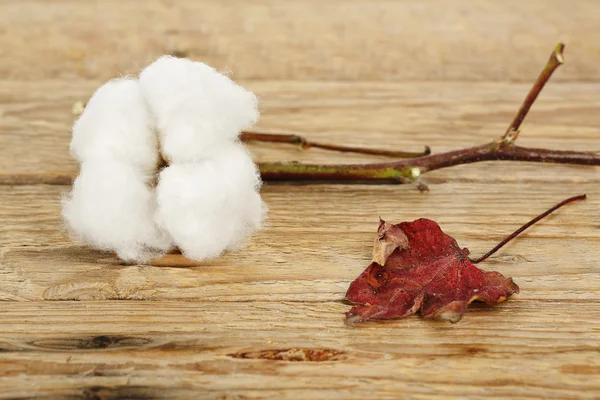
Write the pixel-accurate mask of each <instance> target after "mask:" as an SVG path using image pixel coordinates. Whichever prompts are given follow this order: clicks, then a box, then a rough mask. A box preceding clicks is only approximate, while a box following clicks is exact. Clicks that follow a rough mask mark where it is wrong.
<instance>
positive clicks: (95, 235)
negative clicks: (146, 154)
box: [63, 160, 171, 262]
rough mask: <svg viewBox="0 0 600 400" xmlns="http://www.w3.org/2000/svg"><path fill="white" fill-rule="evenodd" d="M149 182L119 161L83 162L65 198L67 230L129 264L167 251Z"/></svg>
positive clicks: (64, 208)
mask: <svg viewBox="0 0 600 400" xmlns="http://www.w3.org/2000/svg"><path fill="white" fill-rule="evenodd" d="M149 180H150V178H149V177H148V176H145V175H143V174H142V173H140V172H139V171H137V170H136V168H135V167H132V166H131V165H129V164H127V163H123V162H119V161H108V160H103V161H98V160H94V161H86V162H84V163H83V165H82V166H81V170H80V173H79V176H78V177H77V179H76V180H75V182H74V183H73V189H72V191H71V193H70V194H69V195H68V196H67V197H65V198H64V199H63V217H64V220H65V222H66V224H67V227H68V228H69V231H70V232H71V233H72V234H73V235H74V236H76V237H77V238H79V239H80V240H83V241H85V242H86V243H88V244H90V245H91V246H92V247H94V248H97V249H100V250H112V251H114V252H116V253H117V255H118V256H119V257H120V258H121V259H123V260H125V261H128V262H133V261H137V262H143V261H147V260H149V259H150V258H151V257H155V256H157V255H159V254H162V253H164V252H166V251H167V250H169V248H170V247H171V244H170V239H169V236H168V235H167V234H166V233H165V232H162V231H160V229H158V227H157V226H156V225H155V223H154V219H153V216H154V209H155V205H156V195H155V193H154V191H153V190H152V188H151V187H150V186H149V185H148V183H147V182H148V181H149Z"/></svg>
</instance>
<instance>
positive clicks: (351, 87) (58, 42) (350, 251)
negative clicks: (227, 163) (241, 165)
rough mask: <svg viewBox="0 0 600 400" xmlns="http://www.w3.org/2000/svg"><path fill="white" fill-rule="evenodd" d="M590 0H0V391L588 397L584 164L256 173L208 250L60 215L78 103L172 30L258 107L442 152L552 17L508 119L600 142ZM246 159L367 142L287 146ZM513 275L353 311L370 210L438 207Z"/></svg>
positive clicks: (595, 323)
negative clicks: (507, 240) (261, 206)
mask: <svg viewBox="0 0 600 400" xmlns="http://www.w3.org/2000/svg"><path fill="white" fill-rule="evenodd" d="M599 18H600V2H598V1H595V0H589V1H571V2H568V3H567V2H565V1H562V0H552V1H542V0H539V1H536V0H531V1H520V0H508V1H502V2H499V1H493V0H489V1H484V0H472V1H471V0H457V1H444V0H432V1H419V0H399V1H391V0H348V1H341V0H325V1H324V0H319V1H312V0H291V1H277V0H255V1H248V0H239V1H217V0H214V1H175V0H164V1H159V0H146V1H117V0H106V1H98V2H96V1H83V0H81V1H72V0H71V1H69V0H13V1H10V0H2V1H0V235H1V236H0V246H1V257H2V258H1V266H0V300H3V301H1V302H0V398H2V399H6V398H36V399H39V398H68V399H77V398H85V399H113V398H135V399H139V398H164V397H188V398H194V399H198V398H222V399H238V398H240V399H241V398H274V399H279V398H284V397H290V398H301V399H306V398H328V399H329V398H356V399H363V398H379V399H384V398H391V399H394V398H402V397H404V398H413V399H421V398H429V397H445V398H491V397H494V398H545V399H568V398H590V399H591V398H600V265H599V262H598V260H599V259H600V246H599V245H600V213H599V206H600V186H599V185H598V184H599V183H600V175H599V172H600V169H598V168H586V167H569V166H552V165H544V166H540V165H533V164H524V163H502V162H490V163H482V164H474V165H469V166H461V167H456V168H451V169H447V170H444V171H439V172H435V173H431V174H427V175H426V176H425V181H426V182H427V183H428V184H429V186H430V189H431V191H430V192H429V193H419V192H418V191H417V190H416V189H415V187H413V186H410V185H378V186H369V185H329V184H327V185H324V184H322V185H298V184H267V185H266V186H265V188H264V191H263V194H264V199H265V200H266V202H267V203H268V206H269V207H270V210H271V211H270V216H269V225H268V227H267V228H266V229H265V230H264V231H262V232H261V233H259V234H258V235H256V236H255V237H254V238H253V239H252V240H251V242H250V243H249V244H248V246H247V248H246V249H244V250H241V251H239V252H236V253H232V254H229V255H226V256H225V257H222V258H221V259H219V260H216V261H213V262H207V263H201V264H198V263H191V262H188V261H185V260H184V259H183V258H182V257H181V256H169V257H167V258H166V259H163V260H157V261H156V262H154V263H153V265H136V266H124V265H121V264H120V263H119V261H118V260H117V259H116V258H115V257H114V256H112V255H110V254H105V253H102V252H98V251H94V250H90V249H87V248H85V247H83V246H81V245H80V244H78V243H74V242H72V241H71V240H69V238H68V236H67V235H66V234H65V231H64V229H63V227H62V225H61V220H60V196H61V195H62V194H64V193H65V192H66V191H68V190H69V186H68V183H69V182H70V179H71V178H72V177H73V176H74V174H76V172H77V165H76V164H75V163H74V162H73V160H72V159H71V158H70V157H69V154H68V150H67V147H68V142H69V139H70V131H69V130H70V126H71V124H72V122H73V120H74V116H73V115H72V113H71V108H72V106H73V104H74V103H75V102H77V101H81V100H83V101H85V100H86V99H87V98H88V97H89V96H90V95H91V93H93V91H94V89H95V88H97V87H98V86H99V85H100V84H101V83H102V82H104V81H106V80H108V79H110V78H112V77H115V76H117V75H121V74H125V73H136V72H138V71H139V70H140V68H142V67H143V66H145V65H146V64H148V63H149V62H151V61H152V60H153V59H155V58H156V57H158V56H159V55H161V54H164V53H174V54H178V55H185V56H187V57H190V58H192V59H195V60H202V61H205V62H208V63H210V64H212V65H213V66H215V67H217V68H219V69H222V70H230V71H231V72H232V76H233V77H234V78H235V79H237V80H239V81H240V82H241V83H242V84H243V85H245V86H247V87H248V88H250V89H251V90H253V91H255V92H256V93H257V94H258V95H259V96H260V98H261V111H262V119H261V122H260V124H259V126H258V128H259V129H261V130H266V131H291V132H298V133H302V134H304V135H306V136H307V137H309V138H313V139H319V140H322V141H327V142H345V143H348V144H354V145H365V146H373V147H395V148H405V149H414V150H418V149H421V148H422V147H423V146H424V145H425V144H428V145H430V146H431V147H432V148H433V150H434V151H436V152H440V151H444V150H449V149H457V148H460V147H464V146H470V145H475V144H481V143H484V142H486V141H489V140H490V139H492V138H494V137H496V136H498V135H500V134H502V133H503V132H504V130H505V129H506V127H507V126H508V124H509V122H510V120H511V119H512V117H513V115H514V113H515V111H516V109H517V108H518V106H519V104H520V103H521V101H522V99H523V97H524V95H525V94H526V92H527V90H528V89H529V86H530V84H531V82H532V81H533V80H534V78H535V77H536V75H537V73H538V71H539V70H540V68H541V67H542V65H543V64H544V62H545V61H546V59H547V57H548V55H549V53H550V51H551V49H552V48H553V46H554V45H555V43H556V42H557V41H558V40H562V41H565V42H566V43H567V50H566V53H565V55H566V64H565V65H564V66H563V67H562V68H561V69H560V70H559V71H558V72H557V73H556V75H555V77H554V78H553V79H552V81H551V83H550V84H549V86H548V87H547V88H546V89H545V90H544V92H543V93H542V95H541V97H540V99H539V101H538V102H537V103H536V104H535V106H534V108H533V110H532V112H531V115H530V117H529V118H528V119H527V121H526V123H525V124H524V126H523V132H522V136H521V138H520V139H519V143H520V144H522V145H528V146H538V147H552V148H564V149H580V150H582V149H600V112H599V110H600V25H599V24H598V19H599ZM252 150H253V153H254V154H255V156H256V159H257V160H262V161H266V160H270V161H273V160H298V161H321V162H333V161H348V162H350V161H361V160H362V161H373V160H377V159H378V158H375V157H367V156H364V157H360V156H358V157H357V156H350V155H345V154H336V153H330V152H325V151H319V150H309V151H304V152H301V151H300V150H298V149H296V148H295V147H293V146H285V145H283V146H273V145H260V146H256V145H254V146H252ZM580 193H587V194H588V196H589V198H588V200H586V201H585V202H580V203H576V204H573V205H570V206H568V207H567V208H565V209H562V210H561V211H560V212H559V213H558V214H556V215H554V216H552V217H550V218H548V219H546V220H544V221H543V222H542V223H541V224H539V225H537V226H535V227H534V228H532V229H531V230H529V231H527V233H526V234H524V235H522V237H521V238H520V239H518V240H516V241H515V242H513V243H512V244H510V245H509V246H507V247H506V248H504V249H503V250H502V251H501V252H500V253H498V254H497V255H495V256H494V257H492V258H491V259H490V260H489V261H488V262H486V263H484V264H483V267H484V268H488V269H496V270H498V271H500V272H502V273H503V274H505V275H507V276H512V277H513V278H514V279H515V280H516V282H517V283H518V284H519V285H520V286H521V294H520V295H517V296H514V297H513V298H511V299H510V300H509V301H508V302H507V303H504V304H502V305H500V306H497V307H493V308H491V307H484V306H475V307H472V308H470V310H469V312H468V313H467V314H466V315H465V317H464V319H463V320H462V321H461V322H460V323H458V324H455V325H452V324H449V323H440V322H433V321H428V320H423V319H422V318H420V317H418V316H413V317H410V318H406V319H404V320H398V321H389V322H383V323H381V322H372V323H367V324H365V325H362V326H356V327H347V326H345V325H344V323H343V314H344V312H345V311H347V310H348V309H349V307H348V306H347V305H345V304H343V302H342V299H343V297H344V293H345V291H346V289H347V287H348V284H349V283H350V281H351V280H352V279H353V278H355V277H356V276H357V275H358V274H359V273H360V272H361V271H362V270H363V269H364V268H365V267H366V265H367V264H368V262H369V256H370V250H371V244H372V239H373V235H374V232H375V229H376V227H377V222H378V217H379V216H381V217H383V218H385V219H386V220H389V221H394V222H399V221H404V220H412V219H415V218H418V217H428V218H431V219H435V220H436V221H438V222H439V223H440V225H441V226H442V228H443V229H444V230H445V231H446V232H448V233H450V234H452V235H453V236H455V237H456V238H457V239H458V241H459V243H460V244H461V245H462V246H467V247H469V248H470V249H471V251H472V253H473V254H475V255H478V254H481V253H483V252H484V251H487V250H488V249H489V248H491V247H492V246H493V245H494V244H495V243H496V242H498V241H499V240H500V239H501V238H502V237H503V236H504V235H505V234H507V233H509V232H511V231H512V230H514V229H515V228H516V227H518V226H519V225H520V224H521V223H523V222H525V221H526V220H528V219H529V218H531V217H532V216H534V215H536V214H537V213H538V212H540V211H542V210H544V209H546V208H547V207H549V206H551V205H553V204H555V203H557V202H558V201H559V200H562V199H563V198H565V197H567V196H571V195H575V194H580Z"/></svg>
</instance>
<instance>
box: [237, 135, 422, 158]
mask: <svg viewBox="0 0 600 400" xmlns="http://www.w3.org/2000/svg"><path fill="white" fill-rule="evenodd" d="M240 139H241V140H242V141H244V142H254V141H256V142H270V143H289V144H296V145H299V146H300V148H301V149H309V148H311V147H314V148H319V149H325V150H332V151H340V152H347V153H359V154H370V155H377V156H387V157H398V158H415V157H422V156H426V155H428V154H430V153H431V149H430V148H429V146H425V150H423V151H422V152H410V151H396V150H383V149H373V148H367V147H352V146H343V145H338V144H328V143H320V142H314V141H311V140H308V139H307V138H305V137H304V136H300V135H295V134H288V133H264V132H242V134H241V135H240Z"/></svg>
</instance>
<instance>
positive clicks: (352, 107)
mask: <svg viewBox="0 0 600 400" xmlns="http://www.w3.org/2000/svg"><path fill="white" fill-rule="evenodd" d="M100 84H101V83H100V82H90V81H63V80H50V81H41V82H24V81H2V82H0V115H1V116H2V117H1V118H0V132H2V134H1V135H0V183H4V184H31V183H39V182H43V183H59V184H60V183H62V184H68V183H70V181H71V179H72V177H73V176H75V174H76V173H77V165H76V163H75V161H74V160H73V159H72V158H71V157H70V156H69V154H68V146H69V141H70V135H71V133H70V127H71V125H72V123H73V121H74V120H75V117H74V116H73V115H72V113H71V109H72V106H73V104H74V103H75V102H76V101H81V100H83V101H85V100H87V99H88V98H89V96H91V94H92V93H93V91H94V90H95V89H96V87H97V86H99V85H100ZM244 84H246V85H247V86H248V87H249V88H250V89H251V90H253V91H255V92H256V93H257V94H258V95H259V97H260V98H261V111H262V117H261V121H260V124H259V125H258V126H257V129H259V130H265V131H271V132H281V131H284V132H295V133H300V134H303V135H305V136H306V137H308V138H311V139H313V140H321V141H324V142H332V143H347V144H349V145H362V146H367V147H369V146H370V147H380V148H382V147H383V148H391V147H393V148H404V149H409V150H422V149H423V147H424V146H425V145H430V146H431V147H432V148H433V151H434V152H442V151H447V150H454V149H457V148H461V147H467V146H473V145H477V144H482V143H485V142H489V141H491V140H493V139H495V138H496V137H498V136H500V135H501V134H502V133H503V132H504V131H505V130H506V127H507V126H508V124H509V123H510V121H511V120H512V118H513V116H514V114H515V113H516V110H517V108H518V106H519V105H520V103H521V101H522V99H523V97H524V96H525V94H526V93H527V91H528V89H529V87H530V84H515V83H469V82H460V83H456V82H454V83H452V82H449V83H448V82H443V83H377V82H362V83H361V82H358V83H356V82H352V83H342V82H338V83H334V82H330V83H323V82H293V81H285V82H284V81H282V82H244ZM598 93H600V84H582V83H555V84H550V85H549V86H548V87H547V88H546V89H545V90H544V92H543V93H542V95H541V96H540V99H539V100H538V102H537V103H536V104H535V106H534V107H533V109H532V111H531V115H530V116H529V117H528V119H527V120H526V122H525V124H524V126H523V133H522V135H521V137H520V138H519V143H520V144H521V145H523V146H531V147H547V148H558V149H573V150H590V147H591V148H592V149H594V148H597V149H600V140H599V138H600V114H599V113H598V112H597V111H596V110H597V109H598V108H600V95H598ZM251 150H252V151H253V153H254V155H255V158H256V160H257V161H299V162H320V163H336V162H338V163H340V162H346V163H350V162H369V161H371V162H373V161H377V160H385V158H381V157H371V156H356V155H350V154H345V153H336V152H329V151H323V150H318V149H310V150H307V151H300V150H298V149H297V148H296V147H295V146H291V145H269V144H264V143H263V144H255V145H252V146H251ZM598 171H600V169H598V168H589V167H588V168H586V167H569V166H556V165H554V166H550V165H548V166H544V167H543V168H541V167H540V166H539V165H535V164H525V163H502V164H498V163H485V164H477V165H469V166H461V167H458V168H453V169H449V170H445V171H439V172H435V173H432V174H428V175H426V177H425V179H426V180H430V181H431V182H445V181H449V180H461V181H479V182H481V181H487V182H498V181H504V182H506V181H508V182H529V181H535V182H554V181H558V182H565V181H573V180H578V181H588V182H591V181H595V182H598V179H599V177H600V175H599V174H598Z"/></svg>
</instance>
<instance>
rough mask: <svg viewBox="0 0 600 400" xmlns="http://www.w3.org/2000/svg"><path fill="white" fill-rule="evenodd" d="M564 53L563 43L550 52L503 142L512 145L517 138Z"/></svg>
mask: <svg viewBox="0 0 600 400" xmlns="http://www.w3.org/2000/svg"><path fill="white" fill-rule="evenodd" d="M564 51H565V45H564V44H563V43H559V44H557V45H556V47H555V48H554V51H553V52H552V54H550V58H549V59H548V62H547V63H546V66H545V67H544V69H543V70H542V72H540V75H539V76H538V77H537V79H536V80H535V82H534V84H533V86H532V87H531V89H530V90H529V93H528V94H527V97H525V100H523V104H521V107H520V108H519V111H518V112H517V115H515V119H513V121H512V122H511V123H510V125H509V127H508V129H507V130H506V133H505V134H504V136H502V140H503V141H504V142H507V143H512V142H514V141H515V140H516V139H517V137H518V136H519V128H520V127H521V124H522V123H523V120H524V119H525V117H526V116H527V113H528V112H529V109H530V108H531V106H532V105H533V103H535V100H536V99H537V97H538V95H539V94H540V92H541V91H542V89H543V88H544V86H545V85H546V82H548V80H550V77H551V76H552V74H553V73H554V71H556V69H557V68H558V67H560V66H561V65H562V64H563V62H564V56H563V52H564Z"/></svg>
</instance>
